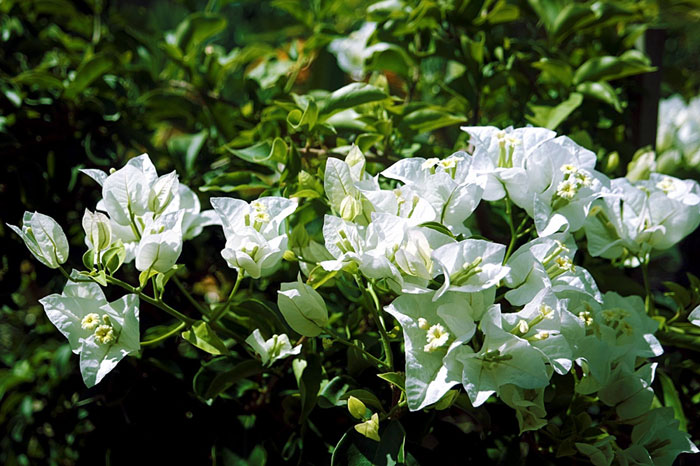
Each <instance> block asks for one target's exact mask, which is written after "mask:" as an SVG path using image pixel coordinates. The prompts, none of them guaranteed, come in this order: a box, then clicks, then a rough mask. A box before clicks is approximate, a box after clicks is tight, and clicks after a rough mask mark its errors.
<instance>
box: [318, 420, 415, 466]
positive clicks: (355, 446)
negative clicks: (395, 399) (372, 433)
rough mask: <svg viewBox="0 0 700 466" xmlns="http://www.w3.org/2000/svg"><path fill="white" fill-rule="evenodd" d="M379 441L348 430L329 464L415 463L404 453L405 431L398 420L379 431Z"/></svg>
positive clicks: (372, 465) (355, 465)
mask: <svg viewBox="0 0 700 466" xmlns="http://www.w3.org/2000/svg"><path fill="white" fill-rule="evenodd" d="M380 437H381V440H380V441H379V442H377V441H375V440H370V439H368V438H367V437H365V436H363V435H361V434H359V433H358V432H356V430H355V429H354V428H352V429H350V430H348V431H347V432H346V433H345V435H343V437H342V438H341V439H340V441H339V442H338V444H337V445H336V446H335V448H334V450H333V456H332V457H331V465H332V466H335V465H338V466H340V465H343V466H345V465H352V466H390V465H391V466H393V465H398V464H417V463H415V462H414V461H415V460H413V459H412V458H407V455H406V451H405V448H406V432H405V431H404V429H403V426H402V425H401V423H399V421H391V422H389V424H388V425H387V426H386V427H385V428H384V429H383V430H381V431H380Z"/></svg>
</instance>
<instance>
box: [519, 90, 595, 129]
mask: <svg viewBox="0 0 700 466" xmlns="http://www.w3.org/2000/svg"><path fill="white" fill-rule="evenodd" d="M581 102H583V95H581V94H579V93H578V92H573V93H572V94H571V95H570V96H569V98H568V99H566V100H565V101H564V102H562V103H560V104H559V105H555V106H549V105H530V106H529V109H530V111H531V112H532V113H533V114H532V115H526V118H527V120H528V121H529V122H530V123H532V124H533V125H536V126H542V127H544V128H549V129H555V128H556V127H557V126H559V125H560V124H561V122H563V121H564V120H566V118H567V117H568V116H569V115H571V113H572V112H573V111H574V110H576V109H577V108H578V107H579V105H581Z"/></svg>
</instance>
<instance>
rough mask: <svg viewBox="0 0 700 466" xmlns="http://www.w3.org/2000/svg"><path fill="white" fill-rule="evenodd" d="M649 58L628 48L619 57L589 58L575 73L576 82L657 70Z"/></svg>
mask: <svg viewBox="0 0 700 466" xmlns="http://www.w3.org/2000/svg"><path fill="white" fill-rule="evenodd" d="M655 70H656V68H655V67H653V66H651V65H650V62H649V59H648V58H647V57H646V56H645V55H644V54H643V53H641V52H639V51H637V50H628V51H627V52H625V53H623V54H622V55H620V56H619V57H612V56H605V57H595V58H590V59H588V60H587V61H586V62H585V63H584V64H583V65H581V66H580V67H579V68H578V69H577V70H576V73H575V74H574V84H579V83H582V82H585V81H610V80H613V79H619V78H624V77H625V76H631V75H635V74H641V73H649V72H651V71H655Z"/></svg>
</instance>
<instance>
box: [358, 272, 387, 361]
mask: <svg viewBox="0 0 700 466" xmlns="http://www.w3.org/2000/svg"><path fill="white" fill-rule="evenodd" d="M355 280H356V281H357V285H358V286H359V287H360V289H361V290H362V292H363V294H365V296H367V295H369V297H368V301H369V305H368V306H367V309H368V310H369V312H370V314H372V318H373V319H374V323H375V324H376V326H377V330H378V331H379V336H380V337H381V340H382V347H383V348H384V357H385V358H386V365H387V366H389V368H390V369H391V370H393V369H394V354H393V353H392V352H391V343H390V341H389V335H388V334H387V332H386V328H385V327H384V322H383V321H382V318H381V317H380V316H379V310H380V309H381V306H380V304H379V298H378V297H377V293H375V292H374V288H372V283H370V282H368V283H367V287H366V288H365V287H364V286H362V281H361V279H360V277H359V276H357V275H356V276H355Z"/></svg>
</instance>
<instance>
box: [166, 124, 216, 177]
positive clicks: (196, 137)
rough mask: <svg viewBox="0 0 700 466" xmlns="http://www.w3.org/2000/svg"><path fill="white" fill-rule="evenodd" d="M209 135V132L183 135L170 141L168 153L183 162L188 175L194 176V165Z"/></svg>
mask: <svg viewBox="0 0 700 466" xmlns="http://www.w3.org/2000/svg"><path fill="white" fill-rule="evenodd" d="M208 135H209V132H208V131H207V130H202V131H200V132H199V133H194V134H183V135H180V136H175V137H173V138H170V139H169V140H168V151H169V152H170V154H172V155H173V156H175V157H177V158H179V159H180V160H182V161H183V163H184V165H185V172H187V174H188V175H192V174H194V164H195V162H196V161H197V156H198V155H199V152H200V151H201V150H202V147H203V146H204V142H205V141H206V140H207V136H208Z"/></svg>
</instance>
